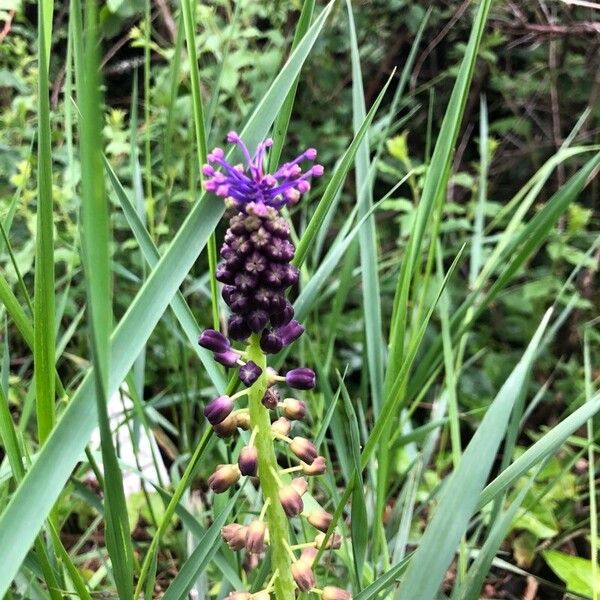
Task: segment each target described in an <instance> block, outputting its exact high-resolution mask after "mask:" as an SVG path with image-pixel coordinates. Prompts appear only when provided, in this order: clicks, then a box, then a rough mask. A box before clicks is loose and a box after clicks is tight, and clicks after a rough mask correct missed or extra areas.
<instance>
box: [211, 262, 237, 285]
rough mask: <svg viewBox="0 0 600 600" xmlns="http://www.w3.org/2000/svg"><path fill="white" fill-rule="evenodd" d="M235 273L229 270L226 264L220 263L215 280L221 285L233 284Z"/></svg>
mask: <svg viewBox="0 0 600 600" xmlns="http://www.w3.org/2000/svg"><path fill="white" fill-rule="evenodd" d="M233 277H234V273H233V271H231V270H230V269H229V267H228V266H227V264H226V263H219V264H218V265H217V270H216V272H215V279H216V280H217V281H220V282H221V283H227V284H231V283H233Z"/></svg>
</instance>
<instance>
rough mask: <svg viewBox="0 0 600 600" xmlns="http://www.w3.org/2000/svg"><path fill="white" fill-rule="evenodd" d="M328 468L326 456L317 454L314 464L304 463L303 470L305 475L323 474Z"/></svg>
mask: <svg viewBox="0 0 600 600" xmlns="http://www.w3.org/2000/svg"><path fill="white" fill-rule="evenodd" d="M326 470H327V462H326V460H325V457H324V456H317V458H315V460H313V461H312V464H310V465H309V464H307V463H302V472H303V473H304V474H305V475H323V473H325V471H326Z"/></svg>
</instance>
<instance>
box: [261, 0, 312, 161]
mask: <svg viewBox="0 0 600 600" xmlns="http://www.w3.org/2000/svg"><path fill="white" fill-rule="evenodd" d="M314 9H315V0H304V2H303V3H302V12H301V13H300V17H299V18H298V23H297V25H296V31H295V32H294V40H293V41H292V50H293V49H294V48H296V46H297V45H298V44H299V43H300V40H301V39H302V38H303V37H304V34H305V33H306V32H307V31H308V27H309V25H310V20H311V19H312V15H313V12H314ZM299 81H300V78H299V77H296V81H294V83H293V84H292V87H291V88H290V91H289V92H288V93H287V96H286V97H285V102H284V103H283V106H282V107H281V110H280V111H279V114H278V115H277V118H276V119H275V123H274V124H273V136H272V137H273V146H271V151H270V152H269V173H273V172H274V171H275V170H276V169H277V165H278V164H279V159H280V158H281V152H282V150H283V146H284V144H285V136H286V134H287V130H288V125H289V123H290V117H291V115H292V109H293V108H294V100H295V99H296V90H297V88H298V82H299Z"/></svg>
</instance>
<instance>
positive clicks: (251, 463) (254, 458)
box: [238, 446, 258, 477]
mask: <svg viewBox="0 0 600 600" xmlns="http://www.w3.org/2000/svg"><path fill="white" fill-rule="evenodd" d="M257 465H258V452H257V450H256V448H255V447H254V446H246V447H245V448H242V449H241V450H240V455H239V456H238V466H239V468H240V472H241V474H242V475H247V476H249V477H254V476H255V475H256V468H257Z"/></svg>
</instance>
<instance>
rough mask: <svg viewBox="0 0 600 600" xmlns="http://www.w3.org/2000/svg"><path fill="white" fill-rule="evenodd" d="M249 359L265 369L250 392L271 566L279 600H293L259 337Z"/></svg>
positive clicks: (286, 529) (253, 342)
mask: <svg viewBox="0 0 600 600" xmlns="http://www.w3.org/2000/svg"><path fill="white" fill-rule="evenodd" d="M247 352H248V359H249V360H252V361H254V362H255V363H256V364H257V365H258V366H259V367H260V368H261V369H262V375H261V376H260V377H259V378H258V380H257V381H256V382H255V383H254V385H253V386H252V387H251V388H250V391H249V394H248V407H249V409H250V423H251V426H252V429H255V428H256V430H257V432H258V433H257V435H256V440H255V442H254V444H255V446H256V449H257V451H258V478H259V480H260V487H261V489H262V492H263V496H264V498H265V501H266V500H267V499H268V500H269V506H268V507H267V514H266V519H265V522H266V523H267V528H268V530H269V543H270V545H271V564H272V566H273V571H278V577H277V579H276V580H275V596H276V598H277V600H293V599H294V597H295V592H294V589H295V584H294V579H293V577H292V572H291V558H290V555H289V553H288V550H287V548H288V547H289V543H290V536H289V526H288V518H287V516H286V514H285V513H284V512H283V508H282V506H281V503H280V502H279V483H278V481H277V476H276V472H277V468H278V467H277V459H276V456H275V448H274V446H273V437H272V434H271V419H270V417H269V411H268V410H267V409H266V408H265V407H264V406H263V404H262V399H263V396H264V395H265V392H266V390H267V375H266V370H267V357H266V356H265V355H264V354H263V352H262V350H261V349H260V345H259V339H258V336H257V335H253V336H252V338H251V340H250V345H249V346H248V348H247Z"/></svg>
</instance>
